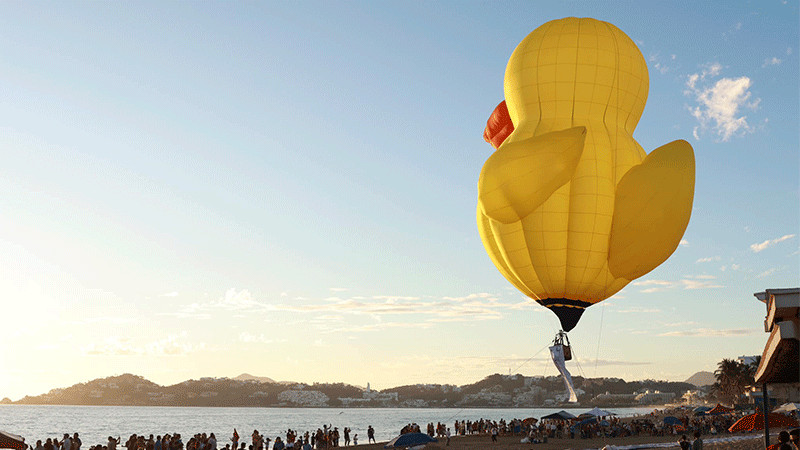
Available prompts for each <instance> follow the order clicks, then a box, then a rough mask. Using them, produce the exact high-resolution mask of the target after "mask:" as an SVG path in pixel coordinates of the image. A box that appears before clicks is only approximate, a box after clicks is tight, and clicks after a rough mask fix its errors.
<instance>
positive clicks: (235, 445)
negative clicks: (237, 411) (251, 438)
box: [231, 428, 239, 450]
mask: <svg viewBox="0 0 800 450" xmlns="http://www.w3.org/2000/svg"><path fill="white" fill-rule="evenodd" d="M231 442H233V445H232V446H231V448H232V449H233V450H236V449H237V448H239V433H237V432H236V428H234V429H233V437H231Z"/></svg>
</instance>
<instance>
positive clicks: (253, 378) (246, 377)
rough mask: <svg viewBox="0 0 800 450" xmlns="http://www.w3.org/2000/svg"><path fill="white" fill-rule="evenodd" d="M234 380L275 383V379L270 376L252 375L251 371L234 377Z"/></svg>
mask: <svg viewBox="0 0 800 450" xmlns="http://www.w3.org/2000/svg"><path fill="white" fill-rule="evenodd" d="M234 380H238V381H258V382H261V383H275V380H273V379H272V378H268V377H257V376H255V375H250V374H249V373H243V374H241V375H239V376H238V377H236V378H234Z"/></svg>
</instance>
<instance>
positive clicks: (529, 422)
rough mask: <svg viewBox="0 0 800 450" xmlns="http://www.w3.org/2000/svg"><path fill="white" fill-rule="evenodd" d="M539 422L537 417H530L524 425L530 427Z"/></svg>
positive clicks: (523, 422)
mask: <svg viewBox="0 0 800 450" xmlns="http://www.w3.org/2000/svg"><path fill="white" fill-rule="evenodd" d="M538 421H539V419H537V418H535V417H528V418H527V419H525V420H523V421H522V424H523V425H525V426H528V425H530V424H533V423H536V422H538Z"/></svg>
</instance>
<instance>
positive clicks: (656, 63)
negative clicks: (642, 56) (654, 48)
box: [649, 53, 677, 75]
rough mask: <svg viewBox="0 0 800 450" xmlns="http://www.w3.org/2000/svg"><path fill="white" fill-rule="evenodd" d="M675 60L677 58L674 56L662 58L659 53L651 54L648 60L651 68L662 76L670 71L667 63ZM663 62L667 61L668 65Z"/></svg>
mask: <svg viewBox="0 0 800 450" xmlns="http://www.w3.org/2000/svg"><path fill="white" fill-rule="evenodd" d="M676 58H677V56H676V55H674V54H673V55H670V56H669V57H668V58H664V57H662V56H661V55H660V54H659V53H651V54H650V58H649V59H650V62H651V63H653V67H654V68H655V69H656V70H657V71H658V72H659V73H661V74H662V75H663V74H665V73H667V72H669V71H670V70H672V69H671V67H670V65H669V63H671V62H674V61H675V59H676ZM665 61H669V63H668V62H665Z"/></svg>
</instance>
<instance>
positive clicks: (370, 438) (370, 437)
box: [367, 425, 376, 444]
mask: <svg viewBox="0 0 800 450" xmlns="http://www.w3.org/2000/svg"><path fill="white" fill-rule="evenodd" d="M367 443H368V444H374V443H376V441H375V429H374V428H372V425H370V426H369V427H368V428H367Z"/></svg>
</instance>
